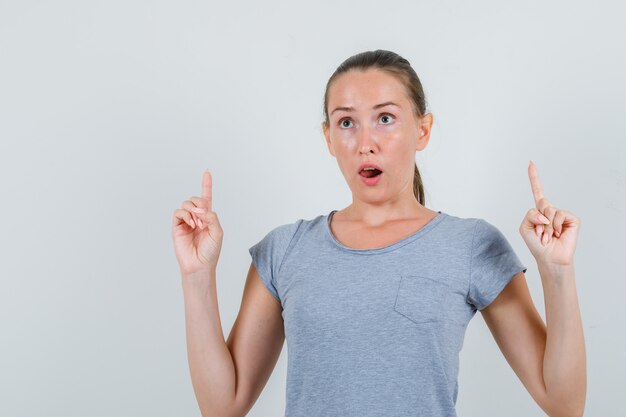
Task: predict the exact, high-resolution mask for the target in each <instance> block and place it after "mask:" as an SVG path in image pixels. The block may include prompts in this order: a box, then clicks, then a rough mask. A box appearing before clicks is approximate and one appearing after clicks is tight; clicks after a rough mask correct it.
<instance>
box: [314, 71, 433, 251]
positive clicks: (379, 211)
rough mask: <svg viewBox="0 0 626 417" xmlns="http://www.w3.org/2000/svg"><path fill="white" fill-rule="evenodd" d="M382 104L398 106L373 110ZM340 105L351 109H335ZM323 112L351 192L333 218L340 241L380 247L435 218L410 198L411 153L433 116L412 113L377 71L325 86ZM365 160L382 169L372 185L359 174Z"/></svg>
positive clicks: (398, 88)
mask: <svg viewBox="0 0 626 417" xmlns="http://www.w3.org/2000/svg"><path fill="white" fill-rule="evenodd" d="M386 102H393V103H396V104H397V106H395V105H387V106H384V107H381V108H377V109H375V108H374V106H376V105H377V104H382V103H386ZM343 107H352V108H353V109H354V110H345V109H339V110H335V109H337V108H343ZM328 113H329V124H328V125H326V124H325V123H323V124H322V130H323V133H324V138H325V140H326V145H327V147H328V150H329V152H330V154H331V155H332V156H334V157H335V159H336V160H337V164H338V165H339V169H340V170H341V173H342V174H343V176H344V178H345V180H346V183H347V184H348V186H349V187H350V190H351V191H352V204H350V205H349V206H348V207H346V208H344V209H343V210H339V211H338V212H336V213H335V214H334V215H333V219H332V220H333V221H332V227H334V230H333V232H334V233H335V235H336V237H337V238H338V239H339V240H340V241H341V242H342V243H344V244H346V245H347V246H351V247H357V245H365V247H368V246H373V247H377V246H378V247H379V246H383V245H384V244H385V243H387V242H393V241H397V240H399V239H398V236H400V237H403V236H406V235H409V234H411V233H412V232H414V231H416V230H417V229H419V228H421V227H422V226H423V225H424V224H425V223H427V222H428V221H430V220H431V219H432V218H433V217H434V216H436V215H437V212H436V211H433V210H430V209H427V208H426V207H424V206H422V205H421V204H420V203H419V202H418V201H417V200H416V199H415V196H414V194H413V170H414V165H415V152H417V151H421V150H423V149H424V148H425V147H426V145H427V144H428V141H429V139H430V132H431V128H432V124H433V116H432V114H431V113H427V114H425V115H423V116H422V117H419V116H418V115H417V113H416V112H415V110H414V108H413V107H412V104H411V101H410V98H409V97H408V96H407V94H406V90H405V87H404V85H403V84H402V83H401V82H400V81H399V80H397V79H396V78H395V77H393V76H391V75H389V74H387V73H385V72H382V71H380V70H367V71H348V72H347V73H344V74H342V75H341V76H339V77H338V78H336V79H335V81H334V82H333V83H332V84H331V86H330V87H329V95H328ZM366 162H371V163H374V164H376V165H377V166H379V167H380V168H381V169H382V171H383V174H382V176H381V179H380V181H379V183H378V184H376V185H375V186H368V185H366V184H365V183H363V181H362V180H361V177H360V175H359V172H358V168H359V165H361V164H362V163H366ZM377 240H378V241H379V242H378V243H377V242H376V241H377Z"/></svg>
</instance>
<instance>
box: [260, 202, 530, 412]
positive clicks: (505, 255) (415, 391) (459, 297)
mask: <svg viewBox="0 0 626 417" xmlns="http://www.w3.org/2000/svg"><path fill="white" fill-rule="evenodd" d="M336 211H337V210H333V211H331V212H330V213H328V214H326V215H320V216H317V217H315V218H313V219H310V220H307V219H299V220H297V221H296V222H293V223H289V224H283V225H281V226H278V227H276V228H274V229H273V230H271V231H270V232H269V233H267V234H266V235H265V237H263V239H262V240H261V241H259V242H258V243H256V244H255V245H254V246H252V247H250V249H249V252H250V255H251V256H252V260H253V262H254V264H255V266H256V269H257V271H258V272H259V275H260V276H261V278H262V280H263V282H264V284H265V286H266V287H267V289H268V291H269V292H270V293H271V294H272V295H273V296H274V297H276V298H277V299H278V300H279V301H280V302H281V305H282V317H283V321H284V326H285V338H286V343H287V358H288V362H287V389H286V409H285V417H317V416H320V417H321V416H329V417H338V416H342V417H343V416H346V417H350V416H355V417H357V416H358V417H369V416H376V417H380V416H389V417H401V416H421V417H425V416H432V417H456V411H455V405H456V399H457V394H458V381H457V379H458V378H457V377H458V370H459V352H460V351H461V348H462V346H463V338H464V335H465V329H466V328H467V324H468V322H469V321H470V319H471V318H472V317H473V316H474V314H475V313H476V311H477V309H478V310H482V309H483V308H485V307H486V306H487V305H488V304H489V303H491V302H492V301H493V300H494V299H495V298H496V296H497V295H498V294H499V293H500V292H501V291H502V289H504V287H505V286H506V284H507V283H508V282H509V281H510V280H511V278H513V276H514V275H515V274H517V273H518V272H519V271H523V272H526V266H524V265H523V264H522V262H521V261H520V259H519V258H518V257H517V255H516V254H515V252H514V251H513V249H512V247H511V245H510V244H509V242H508V241H507V239H506V238H505V236H504V235H503V234H502V233H501V232H500V231H499V230H498V229H497V228H496V227H495V226H493V225H492V224H490V223H489V222H487V221H485V220H483V219H477V218H460V217H456V216H453V215H450V214H446V213H445V212H441V211H439V212H438V215H437V216H436V217H435V218H433V219H432V220H430V221H429V222H428V223H427V224H426V225H425V226H423V227H422V228H421V229H420V230H418V231H417V232H415V233H413V234H411V235H410V236H408V237H406V238H404V239H402V240H400V241H398V242H395V243H393V244H391V245H388V246H385V247H381V248H375V249H353V248H349V247H346V246H344V245H342V244H341V243H340V242H339V241H338V240H337V239H336V238H335V237H334V236H333V234H332V232H331V230H330V227H329V220H330V218H331V216H332V215H333V214H334V213H335V212H336Z"/></svg>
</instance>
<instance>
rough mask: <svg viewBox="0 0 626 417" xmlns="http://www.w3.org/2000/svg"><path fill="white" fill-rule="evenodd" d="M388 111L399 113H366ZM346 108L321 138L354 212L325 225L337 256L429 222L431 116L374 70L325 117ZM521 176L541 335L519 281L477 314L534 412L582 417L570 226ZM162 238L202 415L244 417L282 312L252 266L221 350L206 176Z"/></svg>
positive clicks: (259, 385) (272, 350) (350, 76)
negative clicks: (365, 171)
mask: <svg viewBox="0 0 626 417" xmlns="http://www.w3.org/2000/svg"><path fill="white" fill-rule="evenodd" d="M386 101H393V102H395V103H397V104H399V107H396V106H387V107H384V108H380V109H376V110H375V109H373V106H375V105H376V104H379V103H383V102H386ZM346 106H349V107H353V108H354V109H353V110H352V111H345V110H342V111H338V112H335V113H333V114H332V115H331V116H330V124H329V125H328V126H326V125H323V126H322V128H323V132H324V137H325V140H326V144H327V146H328V149H329V151H330V153H331V155H333V156H334V157H335V158H336V159H337V163H338V165H339V168H340V170H341V172H342V174H343V175H344V177H345V179H346V182H347V184H348V186H349V187H350V189H351V191H352V196H353V201H352V204H350V206H348V207H346V208H345V209H343V210H340V211H338V212H336V213H335V215H334V216H333V222H332V224H333V233H334V234H335V236H336V237H337V238H338V239H339V240H340V241H341V242H344V244H347V246H351V247H356V246H357V245H360V246H362V247H381V246H384V245H387V244H389V243H391V242H394V241H397V240H400V239H401V238H402V237H404V236H406V235H408V234H410V233H413V231H415V230H418V229H419V228H421V227H422V226H423V225H424V224H425V223H427V222H428V221H430V220H431V219H432V218H433V217H434V216H435V215H436V214H437V212H435V211H433V210H429V209H426V208H425V207H423V206H422V205H421V204H419V202H417V200H416V199H415V197H414V195H413V189H412V181H413V165H414V156H415V152H416V151H421V150H423V149H424V148H425V147H426V145H427V144H428V140H429V136H430V130H431V127H432V122H433V119H432V115H431V114H426V115H424V116H422V117H418V116H417V115H416V114H415V113H414V112H413V109H412V107H411V105H410V101H409V99H408V97H407V96H406V94H405V91H404V87H403V85H402V84H401V83H400V82H399V81H398V80H397V79H396V78H394V77H393V76H391V75H389V74H386V73H383V72H381V71H379V70H367V71H350V72H348V73H346V74H343V75H342V76H340V77H339V78H337V79H336V81H335V82H334V83H333V84H332V85H331V87H330V90H329V108H328V111H329V112H330V111H332V110H333V109H334V108H336V107H346ZM387 114H391V115H392V116H394V117H386V116H387ZM343 119H345V120H346V121H345V122H343ZM347 120H349V121H347ZM340 121H341V122H342V123H344V125H343V126H341V125H340V124H339V122H340ZM366 161H370V162H373V163H375V164H377V165H378V166H380V167H381V168H382V169H383V171H384V174H383V178H381V181H380V182H379V183H378V184H377V185H376V186H366V185H365V184H364V183H363V182H362V181H361V179H360V178H359V177H358V172H357V170H358V166H359V165H360V164H361V163H363V162H366ZM528 175H529V179H530V183H531V190H532V193H533V198H534V201H535V207H533V208H531V209H529V210H528V212H527V213H526V215H525V217H524V219H523V221H522V223H521V225H520V229H519V231H520V234H521V235H522V238H523V239H524V241H525V243H526V244H527V246H528V247H529V249H530V251H531V253H532V254H533V256H534V257H535V259H536V261H537V267H538V270H539V273H540V275H541V280H542V284H543V289H544V298H545V307H546V319H547V325H546V323H544V321H543V320H542V318H541V316H540V315H539V313H538V312H537V310H536V308H535V305H534V303H533V301H532V298H531V296H530V292H529V290H528V286H527V283H526V279H525V275H524V273H522V272H520V273H519V274H517V275H516V276H515V277H514V278H513V279H512V280H511V282H510V283H509V284H508V285H507V286H506V287H505V288H504V290H503V291H502V292H501V293H500V294H499V295H498V297H497V298H496V299H495V300H494V301H493V302H492V303H491V304H490V305H489V306H488V307H486V308H485V309H483V310H482V311H481V313H482V316H483V318H484V320H485V322H486V324H487V326H488V327H489V329H490V331H491V333H492V335H493V337H494V340H495V341H496V343H497V344H498V346H499V348H500V350H501V351H502V353H503V355H504V357H505V358H506V360H507V362H508V363H509V365H510V366H511V368H512V369H513V371H514V372H515V373H516V375H517V376H518V377H519V379H520V381H521V382H522V384H523V385H524V387H525V388H526V389H527V390H528V392H529V393H530V395H531V396H532V397H533V399H534V400H535V401H536V402H537V404H538V405H539V406H540V407H541V408H542V409H543V410H544V411H545V412H546V413H547V414H548V415H549V416H552V417H561V416H568V417H571V416H574V417H575V416H582V414H583V410H584V404H585V396H586V362H585V347H584V338H583V333H582V324H581V320H580V310H579V307H578V298H577V295H576V287H575V274H574V264H573V255H574V250H575V244H576V239H577V235H578V230H579V227H580V220H579V219H578V218H577V217H576V216H574V215H573V214H571V213H569V212H566V211H564V210H561V209H557V208H556V207H554V206H553V205H552V204H551V203H550V202H549V201H548V200H547V199H546V198H545V196H544V195H543V190H542V188H541V184H540V182H539V177H538V173H537V169H536V167H535V165H534V164H533V163H532V162H531V164H530V165H529V167H528ZM407 230H408V231H410V232H407ZM172 237H173V240H174V247H175V252H176V256H177V259H178V262H179V265H180V271H181V276H182V285H183V293H184V297H185V321H186V334H187V350H188V359H189V366H190V371H191V377H192V383H193V387H194V391H195V394H196V398H197V401H198V404H199V406H200V410H201V413H202V415H203V416H204V417H207V416H244V415H246V414H247V413H248V411H249V410H250V409H251V408H252V406H253V405H254V403H255V402H256V400H257V399H258V397H259V395H260V393H261V391H262V390H263V388H264V387H265V385H266V383H267V381H268V379H269V377H270V375H271V373H272V371H273V369H274V366H275V364H276V362H277V360H278V358H279V356H280V352H281V350H282V347H283V344H284V339H285V335H284V323H283V321H282V313H281V305H280V302H278V300H276V299H275V298H274V297H272V296H271V295H270V293H269V292H268V291H267V289H266V288H265V287H264V285H263V283H262V281H261V278H260V276H259V275H258V272H257V271H256V269H255V267H254V264H253V263H252V262H251V263H250V267H249V270H248V275H247V278H246V282H245V286H244V290H243V295H242V301H241V307H240V310H239V313H238V315H237V318H236V320H235V322H234V324H233V327H232V329H231V332H230V334H229V336H228V340H226V341H225V340H224V335H223V333H222V329H221V322H220V316H219V309H218V305H217V291H216V268H217V261H218V258H219V252H220V250H221V244H222V237H223V231H222V228H221V226H220V224H219V220H218V218H217V214H216V213H215V212H214V211H213V210H212V176H211V173H210V172H209V171H208V170H207V171H205V173H204V175H203V180H202V195H201V196H194V197H191V198H190V199H189V200H186V201H185V202H183V204H182V206H181V208H180V209H177V210H175V212H174V215H173V220H172ZM357 237H358V239H357ZM542 238H545V239H546V241H545V242H542Z"/></svg>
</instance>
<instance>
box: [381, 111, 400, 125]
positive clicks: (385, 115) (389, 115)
mask: <svg viewBox="0 0 626 417" xmlns="http://www.w3.org/2000/svg"><path fill="white" fill-rule="evenodd" d="M381 117H392V118H394V119H395V118H396V117H395V116H394V115H393V114H389V113H383V114H381ZM390 123H391V122H390ZM383 124H384V125H388V124H389V123H383Z"/></svg>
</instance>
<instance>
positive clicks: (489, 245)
mask: <svg viewBox="0 0 626 417" xmlns="http://www.w3.org/2000/svg"><path fill="white" fill-rule="evenodd" d="M526 269H527V268H526V266H525V265H524V264H523V263H522V261H521V260H520V259H519V258H518V256H517V254H516V253H515V252H514V251H513V248H512V247H511V244H510V243H509V242H508V241H507V239H506V237H505V236H504V235H503V234H502V232H500V230H498V228H496V227H495V226H494V225H492V224H491V223H489V222H487V221H486V220H483V219H478V220H477V221H476V225H475V228H474V237H473V241H472V249H471V263H470V277H469V281H470V284H469V291H468V294H467V301H468V302H469V303H470V304H472V305H474V307H476V309H477V310H482V309H484V308H485V307H487V306H488V305H489V304H491V302H492V301H493V300H495V299H496V297H497V296H498V294H500V292H501V291H502V290H503V289H504V287H506V285H507V284H508V283H509V282H510V281H511V279H512V278H513V277H514V276H515V275H516V274H517V273H518V272H520V271H522V272H524V273H526Z"/></svg>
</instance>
